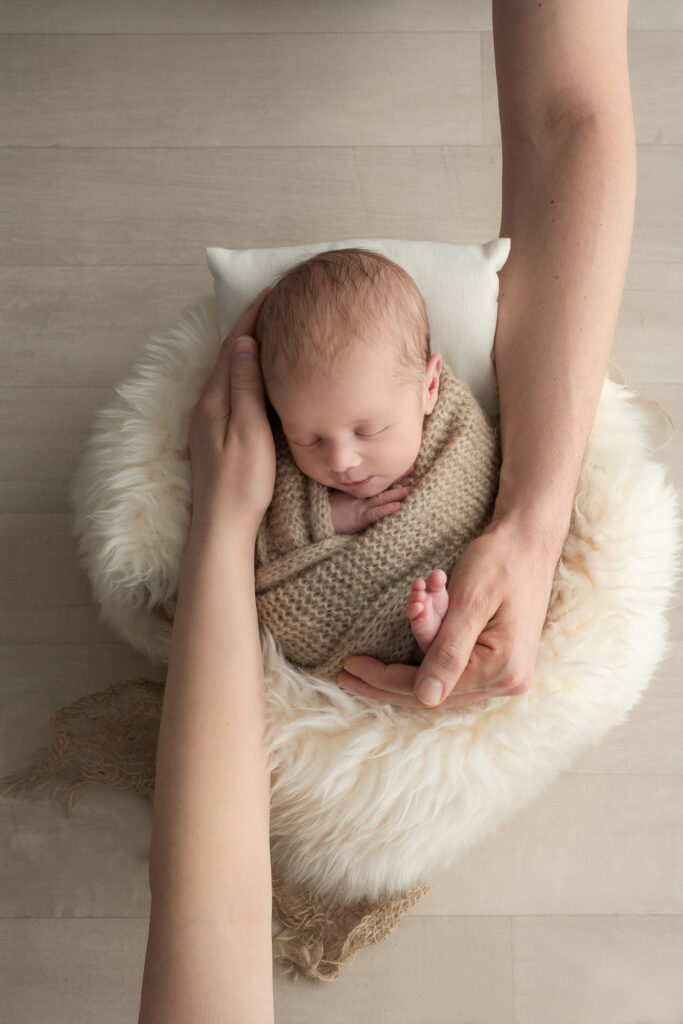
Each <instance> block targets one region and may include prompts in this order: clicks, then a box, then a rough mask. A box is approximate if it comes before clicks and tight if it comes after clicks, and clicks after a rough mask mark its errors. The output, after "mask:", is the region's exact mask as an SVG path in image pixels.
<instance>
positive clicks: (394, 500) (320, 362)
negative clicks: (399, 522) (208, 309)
mask: <svg viewBox="0 0 683 1024" xmlns="http://www.w3.org/2000/svg"><path fill="white" fill-rule="evenodd" d="M297 275H298V280H297ZM304 279H305V286H304V287H302V285H304ZM297 285H298V287H297ZM288 292H289V295H288V294H287V293H288ZM363 292H364V293H365V294H364V295H363V296H362V297H363V298H364V299H365V303H362V302H361V301H360V298H361V295H362V293H363ZM302 296H303V301H302ZM254 337H255V338H256V340H257V342H258V344H259V348H260V360H261V369H262V372H263V379H264V385H265V389H266V393H267V398H268V402H269V404H270V406H271V407H272V410H274V412H275V413H276V414H277V416H278V417H279V421H280V424H281V427H282V431H283V433H284V435H285V437H286V440H287V444H288V446H289V450H290V452H291V455H292V457H293V459H294V461H295V462H296V465H297V466H298V467H299V469H300V470H301V472H302V473H303V474H305V475H306V476H307V477H309V478H311V479H313V480H316V481H318V482H319V483H320V484H323V485H325V486H326V487H328V488H329V489H330V492H329V503H330V512H331V516H332V525H333V527H334V532H335V533H338V534H348V533H359V532H361V531H363V530H365V529H366V528H367V527H368V526H369V525H371V524H372V523H374V522H376V521H377V520H379V519H382V518H384V517H386V516H391V515H396V514H400V511H401V509H402V505H401V502H402V501H403V500H404V499H405V498H406V497H407V496H408V495H409V494H411V493H412V491H413V490H414V488H413V487H409V486H401V485H400V481H401V480H402V479H404V478H406V477H408V476H409V475H410V473H411V472H412V471H413V469H414V468H415V467H414V462H415V458H416V456H417V455H418V452H419V451H420V446H421V443H422V434H423V425H424V420H425V417H426V416H429V415H430V413H431V412H432V410H433V408H434V406H435V404H436V401H437V398H438V394H439V377H440V374H441V369H442V360H441V356H440V355H438V354H435V355H430V352H429V324H428V320H427V314H426V310H425V307H424V302H423V300H422V297H421V295H420V293H419V290H418V289H417V286H416V285H415V282H414V281H413V279H412V278H411V277H410V275H409V274H407V273H406V272H405V271H404V270H403V269H402V268H401V267H399V266H398V265H397V264H396V263H393V262H392V261H391V260H389V259H387V258H386V257H384V256H382V255H381V254H379V253H375V252H372V251H370V250H365V249H338V250H333V251H331V252H327V253H321V254H319V255H317V256H315V257H313V258H312V259H310V260H306V261H304V262H303V263H300V264H298V265H297V266H296V267H294V268H290V269H289V270H288V271H286V272H285V274H283V275H280V278H279V282H278V283H277V284H276V285H275V286H274V288H273V290H272V291H271V292H270V293H269V295H268V296H267V297H266V299H265V301H264V303H263V305H262V307H261V310H260V313H259V317H258V319H257V322H256V325H255V329H254ZM269 415H270V413H269ZM446 583H447V576H446V573H445V572H444V571H443V570H442V569H435V570H434V571H433V572H432V573H431V574H430V575H429V576H428V578H427V579H426V580H425V579H424V578H423V577H421V576H420V577H418V578H417V579H415V580H414V581H413V584H412V588H411V591H410V594H409V595H408V598H407V604H406V609H405V610H406V614H407V616H408V618H409V619H410V622H411V627H412V631H413V635H414V637H415V640H416V641H417V643H418V645H419V647H420V648H421V650H422V652H423V653H424V652H426V651H427V649H428V647H429V645H430V643H431V642H432V640H433V639H434V637H435V635H436V634H437V632H438V630H439V626H440V625H441V622H442V620H443V617H444V615H445V613H446V609H447V607H448V591H447V590H446Z"/></svg>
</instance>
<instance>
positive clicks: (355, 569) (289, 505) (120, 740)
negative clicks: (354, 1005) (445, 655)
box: [0, 364, 500, 981]
mask: <svg viewBox="0 0 683 1024" xmlns="http://www.w3.org/2000/svg"><path fill="white" fill-rule="evenodd" d="M274 437H275V441H276V451H277V474H276V482H275V488H274V493H273V500H272V502H271V505H270V506H269V509H268V512H267V513H266V515H265V516H264V519H263V522H262V524H261V527H260V529H259V535H258V538H257V543H256V552H255V566H256V603H257V609H258V613H259V622H260V623H265V624H266V625H267V626H268V628H269V629H270V631H271V632H272V633H273V635H274V636H275V637H276V638H277V639H278V640H279V641H280V642H281V644H282V645H283V649H284V651H285V654H286V655H287V657H288V659H289V660H290V661H291V662H292V663H294V664H296V665H299V666H301V667H304V668H306V669H307V670H308V671H310V672H311V673H312V674H314V675H318V676H320V677H327V678H334V676H335V675H336V673H337V672H338V671H339V670H340V669H341V667H342V665H343V662H344V660H345V659H346V658H347V657H348V656H349V655H351V654H354V653H363V654H370V655H372V656H374V657H376V658H379V659H380V660H382V661H385V662H404V663H405V662H409V661H411V660H412V661H414V660H415V657H416V655H419V653H420V652H419V648H418V647H417V645H416V643H415V641H414V637H413V634H412V629H411V626H410V621H409V620H408V618H407V616H406V614H405V604H406V599H407V596H408V593H409V590H410V586H411V584H412V581H413V579H414V578H415V577H416V576H423V577H426V576H427V575H428V574H429V573H430V572H431V571H432V570H433V569H436V568H441V569H443V570H444V571H445V572H446V573H449V572H450V570H451V568H452V566H453V564H454V563H455V561H456V559H457V557H458V556H459V554H460V552H461V551H462V550H463V548H464V547H465V546H466V544H468V543H469V542H470V540H472V539H473V538H474V537H475V536H478V535H479V534H480V533H481V532H482V530H483V529H484V528H485V526H486V525H487V524H488V522H489V521H490V516H491V514H492V512H493V505H494V502H495V496H496V493H497V488H498V477H499V471H500V449H499V444H498V436H497V432H496V430H495V429H494V427H493V426H492V425H491V424H490V423H489V421H488V420H487V418H486V416H485V414H484V413H483V411H482V409H481V407H480V406H479V405H478V403H477V402H476V400H475V399H474V398H473V396H472V394H471V391H470V389H469V388H468V387H467V385H466V384H464V383H462V382H460V381H459V380H457V379H456V378H455V376H454V375H453V373H452V372H451V370H450V369H449V367H448V366H446V365H445V364H444V365H443V369H442V373H441V378H440V385H439V397H438V400H437V402H436V404H435V406H434V410H433V412H432V414H431V416H429V417H427V418H426V420H425V426H424V429H423V439H422V445H421V448H420V452H419V454H418V456H417V458H416V460H415V470H414V472H413V474H411V475H410V476H409V477H406V478H405V479H404V481H403V482H404V483H407V484H414V485H415V491H414V492H413V493H412V494H411V495H410V496H409V497H408V498H407V499H405V500H404V502H403V505H402V508H401V510H400V511H399V512H398V513H396V514H394V515H391V516H388V517H386V518H384V519H381V520H379V521H378V522H377V523H374V524H373V525H372V526H371V527H368V528H367V529H366V530H365V531H363V532H362V533H359V534H344V535H335V534H334V531H333V529H332V522H331V515H330V506H329V497H328V494H329V492H328V490H327V488H326V487H323V486H322V485H321V484H318V483H317V482H316V481H312V480H310V479H309V478H308V477H305V476H304V475H303V474H302V473H301V471H300V470H299V469H298V467H297V466H296V464H295V463H294V460H293V459H292V458H291V454H290V453H289V450H288V448H287V446H286V441H283V435H282V434H281V432H280V433H278V432H277V431H276V430H274ZM171 611H173V607H171ZM167 617H169V615H168V610H167ZM163 689H164V684H163V683H158V682H155V681H153V680H149V679H143V678H141V677H133V678H123V679H119V680H116V681H115V682H113V683H112V684H110V685H109V686H108V687H106V688H105V689H103V690H101V691H98V692H96V693H91V694H87V695H86V696H84V697H81V698H80V699H79V700H76V701H74V702H73V703H72V704H70V705H67V706H65V707H62V708H59V709H58V710H57V711H56V712H54V714H53V715H52V716H51V718H50V722H51V724H52V725H53V728H54V740H53V743H52V748H51V750H50V751H49V754H48V757H47V758H46V759H45V760H44V761H43V762H42V763H41V764H37V765H33V766H31V767H29V768H27V769H25V770H24V771H22V772H19V773H13V774H11V775H6V776H4V777H3V779H0V782H2V781H4V782H5V783H6V785H5V787H4V788H3V790H2V792H3V793H10V792H11V793H14V794H17V795H18V794H23V795H27V796H29V797H30V795H31V794H32V793H34V792H35V791H36V790H38V789H40V788H42V787H43V786H45V785H47V784H48V783H49V782H53V783H54V782H55V781H56V782H57V784H56V786H55V787H54V789H53V792H52V796H53V797H55V796H60V795H63V794H66V795H68V813H69V815H70V814H71V811H72V809H74V808H75V807H77V806H78V804H79V803H80V792H81V791H82V789H83V787H84V785H86V784H87V783H88V782H99V783H103V784H106V785H112V786H117V787H122V788H125V789H129V790H132V791H133V792H136V793H139V794H140V795H141V796H142V797H144V798H145V799H148V800H151V799H152V798H153V794H154V777H155V770H156V749H157V742H158V734H159V726H160V722H161V709H162V701H163ZM58 776H61V777H62V779H63V781H61V782H60V781H59V780H58ZM74 797H78V801H77V802H76V803H74ZM272 880H273V908H274V911H275V914H276V915H277V917H278V918H279V920H280V921H281V922H282V924H283V925H284V926H285V930H284V931H283V932H282V933H281V934H280V935H277V936H276V937H275V939H274V940H273V954H274V956H275V957H276V958H278V959H282V960H284V961H285V963H287V964H288V965H289V970H290V971H291V972H293V973H294V975H295V976H296V975H297V972H299V973H301V974H304V975H306V976H308V977H311V978H317V979H320V980H323V981H332V980H334V979H335V978H336V977H337V976H338V974H339V971H340V967H341V964H342V963H344V961H346V960H347V959H348V958H349V957H350V956H351V955H352V954H354V953H355V951H356V950H358V949H361V948H362V947H364V946H367V945H370V944H372V943H376V942H379V941H381V939H383V938H384V937H385V936H386V935H388V934H389V932H390V931H391V930H392V929H393V928H394V927H395V926H396V924H397V923H398V921H399V919H400V917H401V916H402V915H403V914H404V913H405V911H406V910H408V909H409V908H410V907H412V906H414V905H415V904H416V903H417V902H418V901H419V900H420V899H421V898H422V897H423V896H424V895H425V893H426V892H428V890H429V884H428V883H422V884H419V885H416V886H415V887H414V888H413V889H412V890H410V891H409V892H403V893H394V894H392V895H390V896H388V897H386V898H383V899H380V900H377V901H363V902H360V903H357V904H354V905H345V904H342V903H333V902H331V901H328V900H323V899H321V898H320V897H319V896H318V895H317V894H315V893H313V892H311V891H308V890H294V889H292V888H290V887H289V886H288V885H286V884H285V883H284V881H283V880H282V879H280V878H278V877H277V875H276V872H275V871H274V872H273V879H272Z"/></svg>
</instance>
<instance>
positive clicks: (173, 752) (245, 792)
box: [150, 531, 271, 922]
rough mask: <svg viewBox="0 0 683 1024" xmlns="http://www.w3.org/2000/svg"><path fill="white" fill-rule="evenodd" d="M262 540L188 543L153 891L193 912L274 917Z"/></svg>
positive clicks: (206, 537)
mask: <svg viewBox="0 0 683 1024" xmlns="http://www.w3.org/2000/svg"><path fill="white" fill-rule="evenodd" d="M253 551H254V547H253V544H251V546H250V545H249V544H248V543H245V538H244V537H243V536H241V535H240V536H237V535H234V536H233V535H231V534H227V535H226V534H225V532H222V533H221V534H220V535H219V534H215V535H212V534H210V533H208V532H204V531H203V532H202V533H201V535H198V536H196V537H193V535H192V533H191V534H190V540H189V543H188V546H187V548H186V551H185V554H184V558H183V565H182V570H181V576H180V586H179V591H178V603H177V607H176V613H175V622H174V628H173V637H172V644H171V655H170V661H169V667H168V673H167V678H166V686H165V692H164V703H163V712H162V720H161V728H160V733H159V744H158V751H157V766H156V784H155V796H154V820H153V829H152V848H151V854H150V887H151V890H152V898H153V900H154V897H155V895H156V893H157V892H159V893H163V898H164V901H165V904H166V905H167V904H168V902H169V900H172V901H173V907H172V910H173V913H174V914H177V915H178V916H181V917H184V916H187V917H188V918H191V919H192V920H195V921H202V920H206V921H210V920H213V919H215V918H217V917H219V916H220V917H221V918H222V919H230V918H234V919H236V920H240V919H242V918H244V917H250V918H252V919H253V918H256V917H259V916H261V917H263V918H265V919H267V920H268V921H269V922H270V918H271V875H270V852H269V811H270V774H269V770H268V763H267V756H266V749H265V731H266V711H265V697H264V684H263V668H262V660H261V650H260V643H259V636H258V618H257V612H256V601H255V597H254V556H253Z"/></svg>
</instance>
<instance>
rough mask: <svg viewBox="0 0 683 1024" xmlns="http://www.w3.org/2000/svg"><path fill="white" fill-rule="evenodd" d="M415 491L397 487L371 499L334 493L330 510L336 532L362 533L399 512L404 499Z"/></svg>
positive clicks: (412, 488)
mask: <svg viewBox="0 0 683 1024" xmlns="http://www.w3.org/2000/svg"><path fill="white" fill-rule="evenodd" d="M414 490H415V488H414V487H396V488H394V490H392V491H382V493H381V494H375V495H373V496H372V497H371V498H354V496H353V495H352V494H347V493H346V491H332V492H331V493H330V509H331V512H332V525H333V526H334V532H335V533H360V532H361V530H364V529H365V528H366V526H370V525H371V524H372V523H376V522H377V520H378V519H384V517H385V516H390V515H391V514H392V513H393V512H398V510H399V509H400V507H401V501H402V500H403V498H407V497H408V495H409V494H410V493H411V492H412V491H414Z"/></svg>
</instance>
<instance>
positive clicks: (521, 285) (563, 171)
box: [494, 110, 636, 555]
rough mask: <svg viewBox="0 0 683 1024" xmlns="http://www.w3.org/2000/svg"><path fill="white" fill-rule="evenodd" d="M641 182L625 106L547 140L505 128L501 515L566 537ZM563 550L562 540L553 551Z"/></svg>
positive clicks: (498, 352)
mask: <svg viewBox="0 0 683 1024" xmlns="http://www.w3.org/2000/svg"><path fill="white" fill-rule="evenodd" d="M635 192H636V149H635V134H634V129H633V122H632V118H631V116H630V110H629V111H624V112H623V113H622V115H621V116H619V117H616V116H615V115H612V116H607V115H604V116H597V117H596V118H595V119H594V120H587V121H584V122H581V123H580V124H578V125H574V126H573V128H571V127H570V128H563V129H561V130H559V129H558V130H557V131H555V132H554V133H550V134H548V135H547V136H546V139H545V141H543V142H541V141H534V140H530V139H529V138H522V137H516V138H515V137H513V136H512V135H510V136H509V137H506V138H505V141H504V145H503V211H502V221H501V228H500V234H501V237H509V238H510V239H511V250H510V255H509V257H508V260H507V262H506V264H505V266H504V267H503V269H502V270H501V272H500V275H499V278H500V291H499V301H498V324H497V329H496V340H495V350H494V351H495V366H496V374H497V377H498V386H499V393H500V414H501V437H502V449H503V462H502V469H501V482H500V489H499V493H498V497H497V501H496V517H498V516H500V515H502V514H507V515H508V516H509V517H512V518H513V519H514V518H515V517H518V518H520V519H521V521H523V522H525V523H526V524H528V525H529V526H531V527H533V526H534V524H538V526H539V528H540V529H544V530H549V531H550V532H551V535H552V538H553V542H554V543H556V544H559V549H560V550H561V546H562V543H563V542H564V539H565V537H566V534H567V532H568V529H569V522H570V518H571V511H572V506H573V501H574V497H575V493H576V487H577V482H578V477H579V472H580V469H581V463H582V461H583V456H584V453H585V449H586V445H587V441H588V437H589V434H590V430H591V427H592V424H593V419H594V415H595V410H596V407H597V403H598V399H599V397H600V392H601V389H602V382H603V379H604V375H605V372H606V369H607V364H608V361H609V353H610V350H611V346H612V342H613V338H614V330H615V326H616V322H617V318H618V313H619V306H620V303H621V297H622V293H623V286H624V280H625V276H626V269H627V266H628V259H629V252H630V245H631V238H632V232H633V216H634V205H635ZM558 555H559V551H558Z"/></svg>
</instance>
